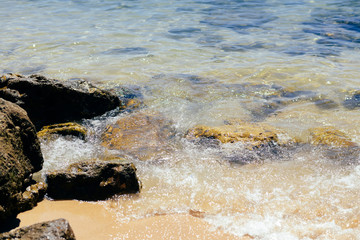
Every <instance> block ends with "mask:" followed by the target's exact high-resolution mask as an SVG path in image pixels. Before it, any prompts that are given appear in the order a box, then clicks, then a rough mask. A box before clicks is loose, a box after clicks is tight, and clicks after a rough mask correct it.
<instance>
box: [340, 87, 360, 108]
mask: <svg viewBox="0 0 360 240" xmlns="http://www.w3.org/2000/svg"><path fill="white" fill-rule="evenodd" d="M343 105H344V107H346V108H348V109H355V108H358V107H360V91H355V92H354V93H353V95H352V96H351V97H350V98H347V99H345V101H344V102H343Z"/></svg>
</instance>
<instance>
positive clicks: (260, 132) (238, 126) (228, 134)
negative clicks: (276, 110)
mask: <svg viewBox="0 0 360 240" xmlns="http://www.w3.org/2000/svg"><path fill="white" fill-rule="evenodd" d="M227 123H228V124H226V125H222V126H218V127H210V126H196V127H194V128H191V129H190V130H189V131H188V132H187V134H186V138H188V139H190V140H199V139H200V140H201V139H204V138H205V139H210V140H211V139H215V140H218V141H219V142H221V143H234V142H243V143H248V144H250V145H251V146H253V147H258V146H261V145H264V144H269V143H279V137H278V133H280V132H279V131H278V132H276V130H275V128H273V127H271V126H268V125H264V124H257V123H247V122H242V121H230V122H227Z"/></svg>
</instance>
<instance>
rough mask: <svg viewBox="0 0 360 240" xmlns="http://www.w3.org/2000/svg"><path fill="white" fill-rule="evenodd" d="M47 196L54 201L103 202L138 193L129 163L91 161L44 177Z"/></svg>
mask: <svg viewBox="0 0 360 240" xmlns="http://www.w3.org/2000/svg"><path fill="white" fill-rule="evenodd" d="M46 181H47V184H48V191H47V194H48V196H49V197H51V198H54V199H79V200H104V199H106V198H109V197H111V196H113V195H115V194H122V193H137V192H139V191H140V188H141V187H140V184H139V180H138V178H137V176H136V168H135V166H134V165H133V164H132V163H118V162H113V161H112V162H109V161H91V162H80V163H74V164H71V165H70V166H69V167H68V168H67V169H66V170H57V171H53V172H49V173H47V174H46Z"/></svg>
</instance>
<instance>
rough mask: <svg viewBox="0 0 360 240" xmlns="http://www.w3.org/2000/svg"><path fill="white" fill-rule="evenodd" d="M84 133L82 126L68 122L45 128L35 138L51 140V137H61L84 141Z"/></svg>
mask: <svg viewBox="0 0 360 240" xmlns="http://www.w3.org/2000/svg"><path fill="white" fill-rule="evenodd" d="M86 133H87V129H86V128H85V127H84V126H82V125H80V124H78V123H73V122H68V123H59V124H54V125H49V126H45V127H43V128H42V129H41V131H39V132H38V133H37V136H38V137H39V138H51V136H52V135H62V136H75V137H79V138H81V139H85V137H86Z"/></svg>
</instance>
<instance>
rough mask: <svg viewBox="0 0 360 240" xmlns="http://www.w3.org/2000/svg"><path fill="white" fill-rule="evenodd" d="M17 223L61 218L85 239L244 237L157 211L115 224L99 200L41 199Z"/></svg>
mask: <svg viewBox="0 0 360 240" xmlns="http://www.w3.org/2000/svg"><path fill="white" fill-rule="evenodd" d="M18 218H19V219H20V226H19V227H24V226H28V225H31V224H35V223H39V222H43V221H48V220H54V219H57V218H65V219H67V220H68V221H69V223H70V225H71V227H72V229H73V231H74V233H75V236H76V239H77V240H85V239H88V240H90V239H98V240H102V239H103V240H108V239H204V240H209V239H213V240H216V239H224V240H226V239H228V240H246V239H252V238H251V237H249V236H243V237H237V236H234V235H231V234H227V233H225V232H223V231H221V230H219V229H214V227H213V226H211V225H210V224H209V223H207V222H206V221H204V220H203V219H201V218H197V217H194V216H191V215H189V214H169V215H158V216H152V217H147V218H142V219H137V220H132V221H129V222H127V223H123V224H118V223H117V222H116V219H115V215H114V213H112V212H111V211H109V210H107V209H106V207H105V206H104V205H102V204H101V202H83V201H77V200H66V201H52V200H47V199H45V200H43V201H42V202H40V203H38V206H36V207H35V208H33V209H32V210H29V211H26V212H22V213H20V214H19V215H18Z"/></svg>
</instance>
